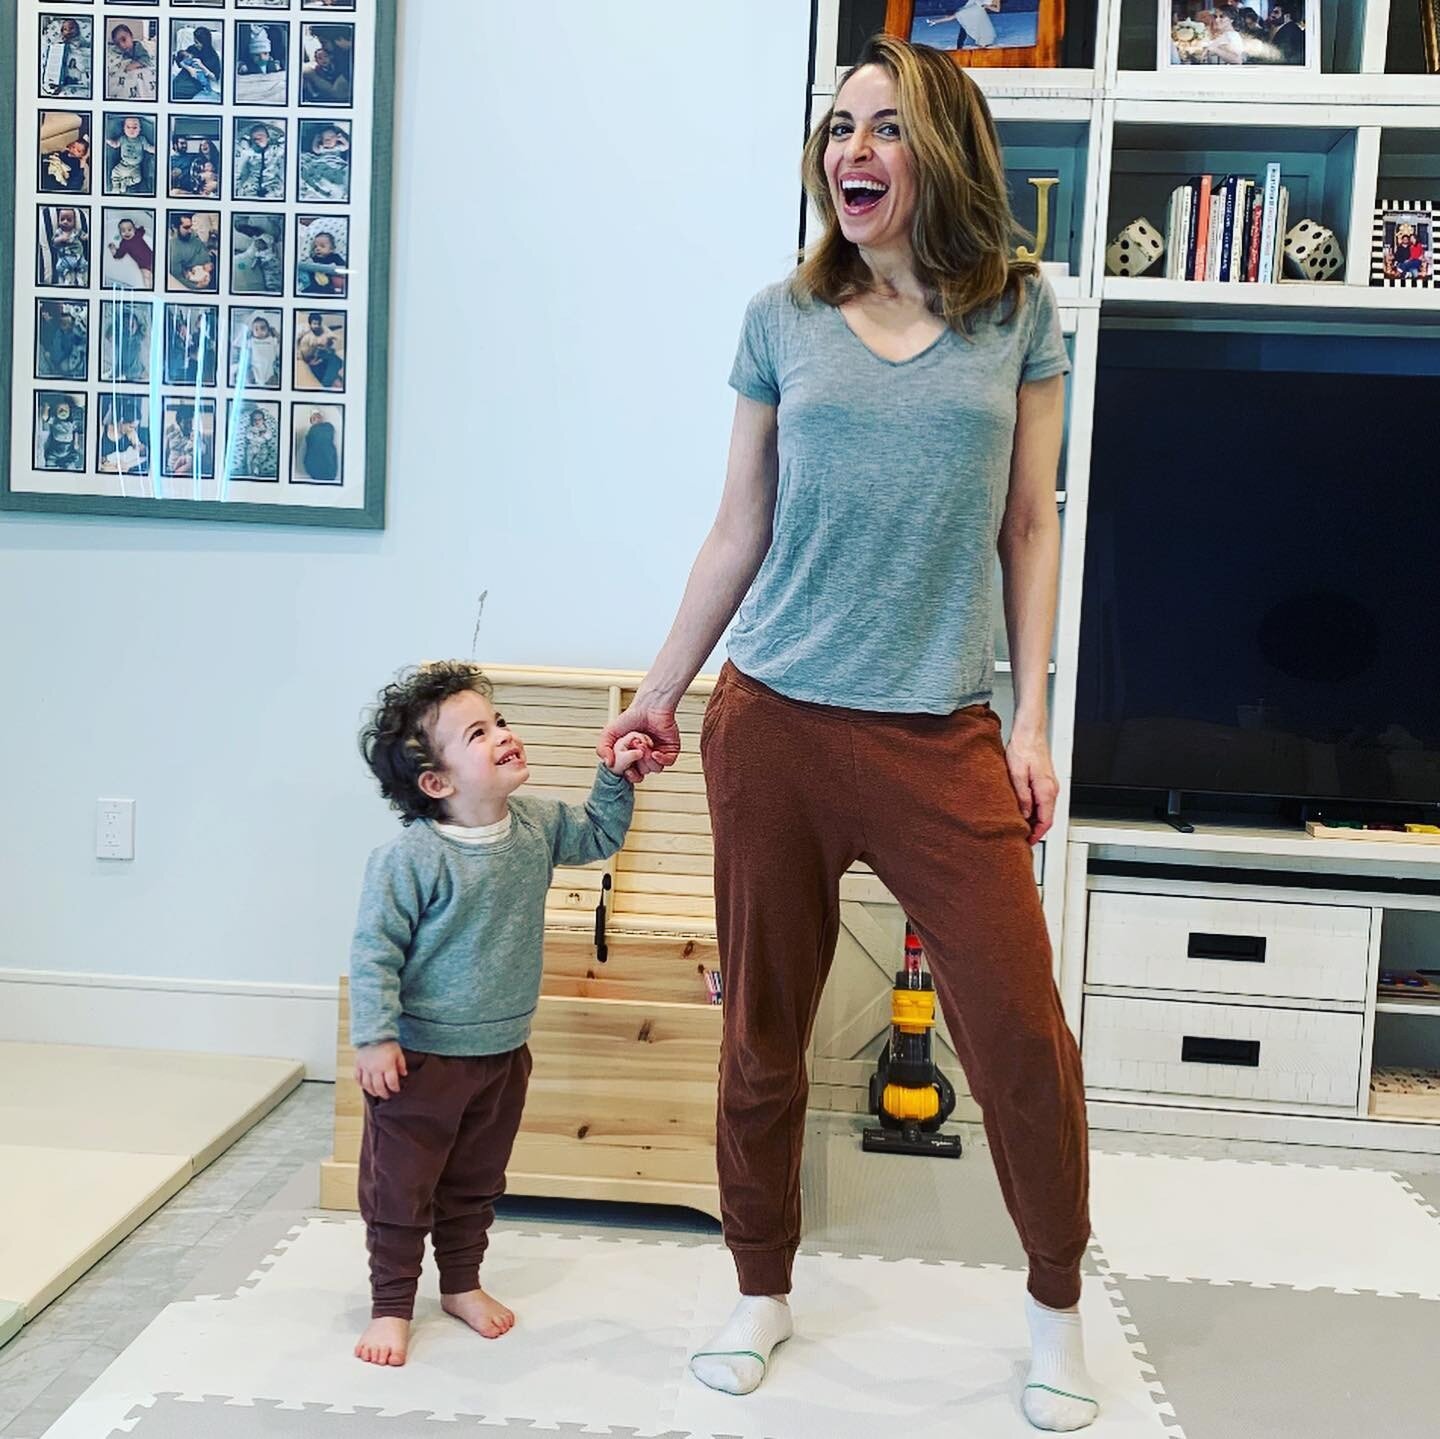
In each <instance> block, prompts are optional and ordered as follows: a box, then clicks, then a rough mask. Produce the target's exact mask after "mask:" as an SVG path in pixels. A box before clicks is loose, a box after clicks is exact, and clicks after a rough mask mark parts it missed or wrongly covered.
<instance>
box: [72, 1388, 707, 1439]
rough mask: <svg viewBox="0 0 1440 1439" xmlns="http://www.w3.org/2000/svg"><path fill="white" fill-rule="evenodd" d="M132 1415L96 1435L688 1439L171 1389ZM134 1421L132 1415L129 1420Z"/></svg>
mask: <svg viewBox="0 0 1440 1439" xmlns="http://www.w3.org/2000/svg"><path fill="white" fill-rule="evenodd" d="M130 1417H131V1418H132V1419H135V1420H136V1421H137V1422H136V1423H135V1424H134V1425H133V1427H132V1428H130V1429H129V1430H128V1431H124V1430H118V1429H117V1430H112V1431H111V1434H110V1435H104V1436H101V1435H97V1436H96V1439H122V1435H123V1434H125V1433H126V1432H128V1433H129V1434H130V1435H132V1436H134V1439H260V1436H262V1435H263V1436H264V1439H431V1436H433V1439H448V1436H452V1435H453V1436H454V1439H486V1437H487V1436H494V1439H503V1436H505V1435H512V1434H520V1435H524V1434H528V1435H530V1436H531V1439H552V1436H553V1439H563V1436H566V1435H574V1436H582V1435H583V1436H590V1439H598V1436H601V1435H605V1434H609V1435H611V1436H612V1439H686V1436H685V1435H683V1434H682V1433H680V1432H679V1431H670V1432H668V1433H665V1434H657V1435H641V1434H640V1433H639V1431H637V1430H635V1429H608V1430H607V1429H588V1428H581V1427H580V1426H578V1425H574V1424H562V1425H560V1427H559V1428H555V1429H537V1428H536V1427H535V1426H534V1425H532V1424H530V1423H529V1422H528V1421H526V1420H521V1419H516V1420H512V1421H510V1422H509V1423H505V1424H495V1423H486V1422H485V1421H483V1420H480V1419H474V1418H467V1417H466V1416H464V1415H458V1416H456V1417H455V1418H454V1419H440V1420H434V1419H431V1418H430V1416H429V1415H428V1414H426V1413H424V1412H420V1411H415V1412H411V1413H407V1414H393V1415H388V1416H386V1415H382V1414H381V1413H380V1411H378V1410H374V1409H371V1410H364V1409H357V1410H353V1411H345V1410H337V1409H327V1408H325V1407H324V1406H323V1405H307V1406H305V1407H304V1408H300V1409H282V1408H280V1407H279V1406H278V1405H274V1404H264V1403H262V1404H256V1405H248V1404H231V1403H227V1402H226V1401H225V1400H224V1399H223V1398H218V1397H217V1398H208V1399H206V1400H205V1401H204V1402H203V1403H193V1402H185V1401H182V1400H177V1399H175V1398H173V1397H172V1396H170V1395H161V1396H159V1397H158V1398H157V1399H156V1400H155V1402H154V1403H153V1404H150V1405H144V1406H141V1405H137V1406H136V1408H135V1409H133V1410H132V1411H131V1415H130ZM127 1422H128V1421H127Z"/></svg>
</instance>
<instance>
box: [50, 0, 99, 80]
mask: <svg viewBox="0 0 1440 1439" xmlns="http://www.w3.org/2000/svg"><path fill="white" fill-rule="evenodd" d="M94 57H95V22H94V20H92V19H91V18H90V17H89V16H88V15H42V16H41V17H40V98H41V99H42V100H89V99H91V98H92V85H93V81H92V78H91V77H92V75H93V73H94Z"/></svg>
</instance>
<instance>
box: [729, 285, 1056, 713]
mask: <svg viewBox="0 0 1440 1439" xmlns="http://www.w3.org/2000/svg"><path fill="white" fill-rule="evenodd" d="M1069 368H1070V362H1069V358H1068V356H1067V353H1066V350H1065V342H1064V340H1063V339H1062V337H1061V334H1060V320H1059V314H1058V312H1057V310H1056V305H1055V295H1054V292H1053V291H1052V290H1051V288H1050V286H1049V284H1048V282H1047V281H1045V280H1044V279H1043V277H1038V276H1036V277H1031V278H1029V279H1027V281H1026V282H1025V291H1024V300H1023V303H1022V304H1021V305H1020V306H1019V308H1018V309H1017V310H1016V312H1015V313H1014V315H1013V316H1012V317H1011V318H1010V319H1009V320H1008V321H1007V322H1004V323H1002V322H1001V320H1000V318H999V316H998V315H996V314H992V315H990V316H988V317H985V318H980V319H977V320H976V321H975V323H974V326H973V330H972V333H971V334H970V335H969V336H965V335H960V334H957V333H956V332H955V331H953V330H946V331H945V332H944V333H943V334H942V335H941V336H940V337H939V339H937V340H936V341H935V343H934V344H932V345H930V346H929V347H928V348H927V349H925V350H923V351H922V352H921V353H920V354H918V355H916V356H914V358H912V359H909V360H904V361H899V362H897V361H891V360H884V359H881V358H880V357H879V356H878V355H876V354H875V353H874V352H873V351H871V350H870V349H869V347H868V346H866V345H865V344H864V342H863V341H861V340H860V339H859V338H858V336H856V335H855V334H854V332H853V331H852V330H851V329H850V327H849V325H847V324H846V322H845V318H844V316H843V315H841V313H840V311H839V310H838V309H836V308H835V307H834V306H831V305H827V304H824V303H822V302H821V301H818V300H816V301H812V302H810V303H808V304H797V303H796V301H795V300H794V299H793V298H792V297H791V294H790V289H789V285H788V283H782V284H778V285H771V286H769V287H768V288H767V289H764V290H762V291H761V292H760V293H759V294H758V295H756V297H755V298H754V299H753V300H752V301H751V302H750V305H749V307H748V309H747V310H746V312H745V325H744V329H743V331H742V333H741V336H740V347H739V351H738V353H737V354H736V356H735V365H734V368H733V369H732V371H731V374H730V384H731V385H732V386H733V387H734V388H735V389H736V390H738V391H739V392H740V393H741V394H742V395H748V396H749V397H750V398H751V399H754V400H759V401H760V402H761V403H763V404H767V405H775V406H777V407H778V409H779V449H780V484H779V492H778V495H777V497H776V502H775V524H774V538H773V541H772V543H771V546H770V550H769V553H768V554H767V555H766V556H765V561H764V563H763V564H762V565H761V567H760V572H759V574H757V575H756V577H755V582H754V583H753V584H752V585H751V587H750V592H749V593H748V594H747V595H746V597H745V600H744V603H743V604H742V605H741V606H740V609H739V612H738V613H737V615H736V617H735V623H734V625H733V627H732V628H731V631H730V638H729V653H730V658H731V660H732V661H733V662H734V663H735V665H736V667H737V668H738V669H740V670H741V671H742V672H743V673H745V674H747V675H750V676H752V677H753V678H755V679H757V680H760V681H761V682H762V683H763V684H766V685H769V686H770V688H772V689H774V690H777V691H779V692H780V693H781V694H783V695H787V696H789V697H790V698H792V699H798V700H807V701H810V702H812V703H815V704H825V705H841V706H844V707H846V708H850V709H864V710H883V711H889V712H899V713H930V714H949V713H951V712H952V711H954V710H956V709H959V708H960V707H962V706H964V705H969V704H979V703H980V702H981V701H983V700H987V699H989V697H990V691H991V686H992V684H993V680H994V652H993V646H994V639H993V633H994V631H993V623H992V615H993V605H994V602H995V596H994V589H995V585H994V573H995V544H996V540H997V538H998V536H999V530H1000V521H1001V518H1002V517H1003V515H1004V512H1005V500H1006V495H1007V492H1008V490H1009V483H1010V457H1011V450H1012V447H1013V444H1014V439H1015V405H1016V394H1017V392H1018V390H1019V388H1020V386H1021V385H1022V384H1025V383H1027V382H1029V381H1031V380H1044V379H1049V378H1050V377H1051V376H1054V375H1061V374H1064V373H1066V372H1067V371H1068V370H1069Z"/></svg>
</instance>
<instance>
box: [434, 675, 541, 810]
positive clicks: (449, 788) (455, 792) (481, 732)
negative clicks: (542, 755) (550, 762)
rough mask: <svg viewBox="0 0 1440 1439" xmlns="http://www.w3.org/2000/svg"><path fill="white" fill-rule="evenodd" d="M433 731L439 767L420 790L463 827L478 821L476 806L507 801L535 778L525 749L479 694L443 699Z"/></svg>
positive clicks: (501, 718)
mask: <svg viewBox="0 0 1440 1439" xmlns="http://www.w3.org/2000/svg"><path fill="white" fill-rule="evenodd" d="M429 728H430V738H431V747H432V749H433V751H434V753H435V755H436V757H437V759H438V760H439V762H440V768H439V769H436V770H428V771H426V772H425V773H424V774H422V775H421V776H420V788H421V789H422V790H424V791H425V793H426V794H427V795H429V796H430V797H431V798H432V799H438V800H440V801H441V802H442V803H443V804H444V806H445V811H446V815H447V817H452V818H454V819H455V820H456V821H457V822H458V823H461V824H465V823H473V822H474V819H473V815H474V811H475V809H476V808H477V806H486V805H494V804H496V803H500V802H503V801H504V800H506V799H508V798H509V797H510V796H511V795H512V794H514V793H515V791H516V790H518V789H519V788H520V786H521V785H523V784H524V783H525V781H526V780H527V779H529V778H530V768H529V765H528V764H527V763H526V760H525V746H524V745H523V744H521V742H520V740H519V738H518V736H516V735H514V734H512V733H511V731H510V728H509V726H507V725H506V723H505V717H504V715H502V714H500V713H499V712H498V711H497V710H496V709H495V706H494V705H493V704H491V702H490V701H489V700H488V699H486V698H485V696H484V695H482V694H478V693H476V692H475V691H474V690H462V691H461V692H460V693H459V694H454V695H451V696H450V697H449V698H448V699H446V700H443V701H442V702H441V704H440V706H439V708H438V710H437V711H436V713H435V716H434V718H433V719H432V720H431V721H430V726H429Z"/></svg>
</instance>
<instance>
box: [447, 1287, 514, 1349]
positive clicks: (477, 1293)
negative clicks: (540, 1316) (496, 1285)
mask: <svg viewBox="0 0 1440 1439" xmlns="http://www.w3.org/2000/svg"><path fill="white" fill-rule="evenodd" d="M440 1307H441V1308H442V1309H443V1310H444V1311H445V1312H446V1313H447V1314H453V1315H454V1316H455V1317H456V1318H457V1319H463V1320H464V1321H465V1322H466V1323H467V1324H468V1325H469V1326H470V1327H471V1328H472V1329H473V1330H474V1331H475V1332H476V1333H477V1334H483V1335H484V1336H485V1338H486V1339H498V1338H500V1336H501V1335H502V1334H508V1333H509V1332H510V1330H511V1328H512V1326H513V1325H514V1323H515V1315H514V1314H513V1313H511V1311H510V1310H508V1309H507V1308H506V1307H505V1306H504V1305H503V1304H502V1303H501V1302H500V1301H499V1300H498V1299H492V1298H491V1297H490V1296H489V1295H488V1294H487V1293H486V1292H485V1291H484V1290H483V1289H471V1290H470V1291H469V1292H468V1293H465V1294H442V1295H441V1296H440Z"/></svg>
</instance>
